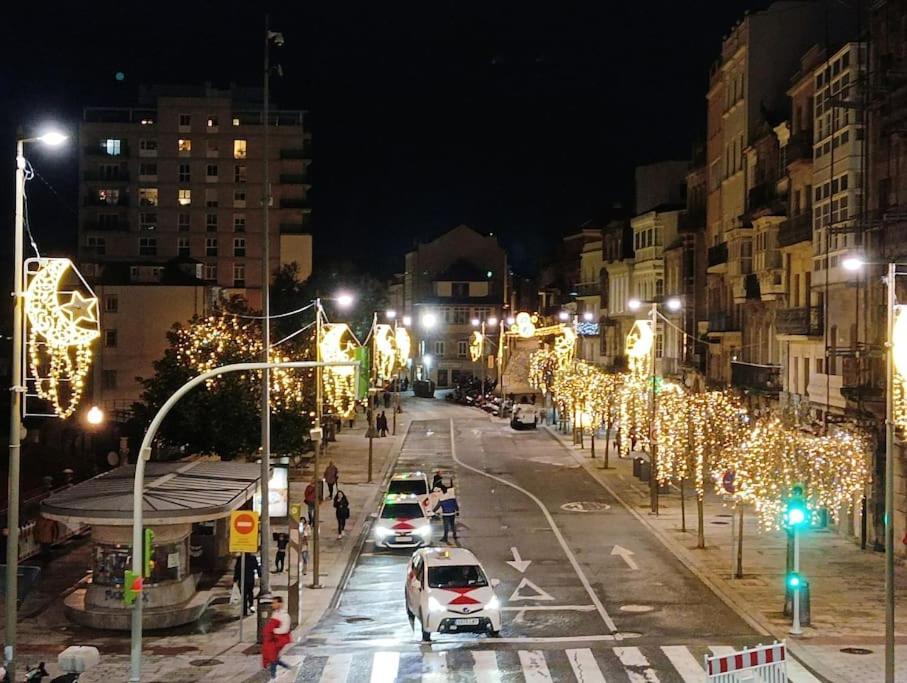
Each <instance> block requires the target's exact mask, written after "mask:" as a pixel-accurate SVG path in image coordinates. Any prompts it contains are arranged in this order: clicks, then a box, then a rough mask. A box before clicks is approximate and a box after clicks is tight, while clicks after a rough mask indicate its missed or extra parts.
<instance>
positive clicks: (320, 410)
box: [311, 298, 324, 588]
mask: <svg viewBox="0 0 907 683" xmlns="http://www.w3.org/2000/svg"><path fill="white" fill-rule="evenodd" d="M321 315H322V311H321V299H320V298H319V299H315V360H316V361H317V363H318V364H317V365H316V366H315V428H316V429H317V430H318V443H316V444H315V458H314V462H313V465H314V467H315V471H314V473H313V474H312V480H313V481H312V483H314V484H315V514H314V516H313V522H314V524H312V586H311V587H312V588H321V575H320V574H319V573H318V569H319V565H320V562H319V560H320V556H321V543H320V539H321V533H320V532H319V518H320V516H321V514H320V511H321V481H320V480H319V479H318V464H319V463H318V459H319V458H318V456H319V454H320V453H321V445H322V444H323V443H324V427H323V425H322V418H323V417H324V396H323V391H324V387H323V380H324V375H323V372H324V371H323V370H322V368H321V336H322V332H321V328H322V324H323V323H322V317H321Z"/></svg>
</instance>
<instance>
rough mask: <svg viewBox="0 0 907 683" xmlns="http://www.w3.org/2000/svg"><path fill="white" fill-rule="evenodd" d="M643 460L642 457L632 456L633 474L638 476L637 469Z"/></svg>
mask: <svg viewBox="0 0 907 683" xmlns="http://www.w3.org/2000/svg"><path fill="white" fill-rule="evenodd" d="M644 462H645V460H643V459H642V458H633V476H634V477H638V476H639V470H640V469H641V467H642V464H643V463H644Z"/></svg>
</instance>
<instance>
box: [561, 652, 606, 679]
mask: <svg viewBox="0 0 907 683" xmlns="http://www.w3.org/2000/svg"><path fill="white" fill-rule="evenodd" d="M565 652H566V654H567V659H569V660H570V666H572V667H573V673H574V675H575V676H576V680H577V681H578V683H605V677H604V675H603V674H602V671H601V669H599V668H598V662H596V661H595V656H594V655H593V654H592V650H590V649H589V648H583V649H581V650H565Z"/></svg>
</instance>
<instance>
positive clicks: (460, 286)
mask: <svg viewBox="0 0 907 683" xmlns="http://www.w3.org/2000/svg"><path fill="white" fill-rule="evenodd" d="M450 294H451V296H453V297H455V298H459V299H465V298H468V297H469V283H468V282H453V283H451V285H450Z"/></svg>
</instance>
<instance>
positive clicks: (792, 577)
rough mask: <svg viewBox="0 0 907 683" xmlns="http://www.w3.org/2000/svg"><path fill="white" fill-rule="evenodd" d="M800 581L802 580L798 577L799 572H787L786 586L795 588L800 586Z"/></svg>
mask: <svg viewBox="0 0 907 683" xmlns="http://www.w3.org/2000/svg"><path fill="white" fill-rule="evenodd" d="M801 583H802V580H801V579H800V575H799V574H797V573H791V574H788V575H787V585H788V587H790V588H795V589H796V588H800V584H801Z"/></svg>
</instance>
